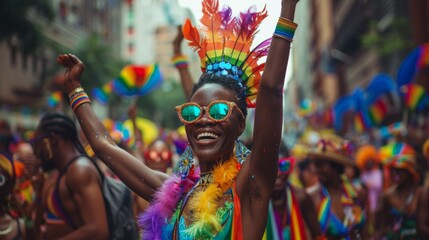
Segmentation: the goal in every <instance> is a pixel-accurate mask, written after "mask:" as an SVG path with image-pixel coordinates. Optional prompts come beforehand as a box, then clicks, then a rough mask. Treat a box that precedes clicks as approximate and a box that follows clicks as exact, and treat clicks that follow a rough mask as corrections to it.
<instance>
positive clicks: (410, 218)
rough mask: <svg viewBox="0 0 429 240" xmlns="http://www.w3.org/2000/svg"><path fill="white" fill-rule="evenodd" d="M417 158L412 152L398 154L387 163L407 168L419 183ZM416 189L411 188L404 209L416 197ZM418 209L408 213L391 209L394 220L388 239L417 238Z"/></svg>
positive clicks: (391, 218)
mask: <svg viewBox="0 0 429 240" xmlns="http://www.w3.org/2000/svg"><path fill="white" fill-rule="evenodd" d="M416 166H417V163H416V160H415V156H414V155H412V154H397V155H395V156H393V157H391V158H390V159H389V162H388V163H387V164H386V169H389V170H390V168H392V167H393V168H399V169H405V170H407V171H408V172H409V174H410V175H411V176H412V177H413V179H414V181H415V183H417V182H418V181H419V179H420V175H419V173H418V172H417V171H416ZM414 191H415V189H414V188H413V189H411V193H410V195H409V196H408V197H407V199H406V201H405V206H404V208H403V209H407V208H408V207H409V205H410V204H411V203H412V201H413V199H414V197H415V196H414ZM401 207H402V206H401ZM416 211H417V209H416V210H415V211H414V212H412V213H408V212H405V211H403V210H402V211H401V210H399V209H396V208H394V207H391V209H390V212H389V213H390V215H389V219H390V220H392V226H391V227H390V229H389V231H388V232H387V233H386V236H385V237H387V239H389V240H396V239H398V240H399V239H401V240H402V239H404V240H411V239H417V237H418V236H417V214H416Z"/></svg>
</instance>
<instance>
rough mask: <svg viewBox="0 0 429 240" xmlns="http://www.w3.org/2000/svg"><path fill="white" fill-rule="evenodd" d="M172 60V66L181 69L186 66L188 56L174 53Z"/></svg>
mask: <svg viewBox="0 0 429 240" xmlns="http://www.w3.org/2000/svg"><path fill="white" fill-rule="evenodd" d="M171 61H173V64H174V66H175V67H176V68H177V69H183V68H187V67H188V57H186V56H185V55H175V56H173V58H172V59H171Z"/></svg>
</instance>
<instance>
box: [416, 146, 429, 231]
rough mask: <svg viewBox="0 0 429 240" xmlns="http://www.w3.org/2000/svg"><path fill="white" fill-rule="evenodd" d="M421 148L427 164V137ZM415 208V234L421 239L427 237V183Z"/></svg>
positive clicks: (428, 189) (428, 225)
mask: <svg viewBox="0 0 429 240" xmlns="http://www.w3.org/2000/svg"><path fill="white" fill-rule="evenodd" d="M422 150H423V156H424V157H425V159H426V161H427V162H428V165H429V139H427V140H426V141H425V142H424V144H423V148H422ZM417 209H418V210H419V211H418V212H417V234H418V236H419V237H420V238H421V239H429V185H424V188H423V192H422V193H421V194H420V197H419V201H418V203H417Z"/></svg>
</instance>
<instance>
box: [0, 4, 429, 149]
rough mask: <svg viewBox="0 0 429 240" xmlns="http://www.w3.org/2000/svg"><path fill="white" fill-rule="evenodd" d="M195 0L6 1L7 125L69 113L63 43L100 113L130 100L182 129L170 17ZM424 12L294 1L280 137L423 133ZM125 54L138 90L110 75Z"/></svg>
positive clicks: (185, 11) (3, 100)
mask: <svg viewBox="0 0 429 240" xmlns="http://www.w3.org/2000/svg"><path fill="white" fill-rule="evenodd" d="M221 3H228V4H230V5H239V6H242V5H243V4H242V1H239V0H230V1H221ZM246 3H247V1H246ZM252 3H255V4H257V6H258V9H260V8H261V7H263V6H264V5H265V3H264V2H261V1H258V2H257V1H253V2H251V1H249V5H250V4H252ZM279 4H280V1H274V0H269V1H266V5H267V9H268V11H269V14H270V17H269V19H267V22H268V23H269V25H268V24H266V25H263V26H262V27H261V32H260V33H261V35H262V37H260V36H258V40H259V39H264V38H267V37H270V36H271V33H272V32H273V29H274V27H275V22H276V21H277V16H278V9H279V6H280V5H279ZM246 5H247V4H246ZM200 9H201V6H200V2H198V1H195V0H192V1H191V0H188V1H187V0H181V1H177V0H93V1H84V0H31V1H30V0H19V1H17V0H3V1H2V3H1V5H0V13H1V14H0V18H1V20H0V25H1V27H0V29H1V30H0V59H1V61H0V118H2V119H6V120H7V121H8V122H9V123H10V124H11V126H12V128H13V129H18V128H19V129H21V128H22V129H34V128H35V125H36V124H37V123H38V119H39V118H40V116H41V114H43V113H44V112H47V111H52V110H62V111H66V112H67V111H69V112H70V111H71V110H70V109H69V107H68V101H67V98H66V97H65V96H66V95H65V94H64V93H63V92H62V91H63V89H61V88H60V86H59V85H58V81H60V80H61V78H62V75H63V69H61V68H59V66H58V64H56V62H55V58H56V56H57V55H58V54H61V53H68V52H70V53H73V54H75V55H77V56H78V57H80V58H81V59H82V60H83V61H84V63H85V64H86V70H85V75H84V77H83V86H84V88H85V89H86V90H87V92H88V93H90V97H91V98H92V99H93V103H92V104H93V106H94V107H95V109H96V112H97V114H98V115H99V116H100V117H101V118H109V119H113V120H114V121H125V120H126V119H127V118H128V116H127V108H128V105H130V104H131V103H136V104H137V106H138V115H139V116H141V117H143V118H147V119H150V120H151V121H152V122H153V123H154V124H155V125H156V126H158V127H160V128H169V129H176V128H178V127H179V126H180V122H179V121H178V119H177V116H176V113H175V111H174V110H173V109H174V106H175V105H178V104H179V103H182V102H184V101H185V97H184V94H183V90H182V88H181V85H180V80H179V75H178V72H177V70H176V69H175V68H174V65H173V64H172V62H171V57H172V55H173V48H172V41H173V39H174V38H175V36H176V33H177V25H179V24H181V23H183V21H184V19H185V18H190V19H191V20H192V21H193V22H194V23H195V22H196V21H198V20H199V17H200V16H201V15H200ZM242 9H243V8H242ZM428 12H429V2H428V1H426V0H413V1H402V0H378V1H369V0H323V1H316V0H300V2H299V4H298V9H297V14H296V17H295V21H296V22H297V23H298V25H299V28H298V30H297V32H296V34H295V38H294V42H293V46H292V55H291V59H290V66H291V67H290V68H289V69H288V70H290V71H289V72H288V74H287V84H286V85H285V109H284V110H285V111H284V112H285V117H284V120H285V134H284V140H285V141H286V143H287V144H288V145H289V146H292V145H293V144H295V143H296V142H297V141H298V139H299V138H300V137H302V136H303V134H307V133H309V134H308V135H307V136H308V138H309V139H310V141H316V140H317V139H318V137H317V134H316V135H315V134H313V135H312V134H311V131H310V132H308V129H310V130H315V131H319V130H321V129H331V130H330V131H333V132H335V133H337V134H339V135H342V136H349V138H355V139H354V140H356V141H365V139H374V138H376V139H378V140H380V141H382V138H383V136H384V135H386V134H389V133H390V132H389V131H387V130H386V131H387V132H388V133H385V132H381V129H383V128H386V129H389V127H390V129H392V128H394V127H395V126H399V127H398V129H399V128H400V127H404V126H405V128H406V129H409V128H415V129H418V130H419V131H417V132H421V133H425V134H423V136H420V138H421V139H418V138H415V136H414V137H412V139H411V140H412V141H414V140H415V141H421V142H422V139H423V138H424V137H425V136H427V133H428V128H429V126H428V124H427V122H428V121H427V120H428V114H427V111H426V110H427V106H428V104H427V96H426V94H427V92H428V90H429V81H428V80H429V77H428V71H427V69H428V67H427V65H429V60H427V58H429V57H427V56H429V55H428V54H427V53H426V51H428V52H429V48H427V49H426V48H425V46H426V45H425V43H427V42H429V14H427V13H428ZM273 19H274V20H273ZM255 43H257V42H256V41H255ZM425 49H426V50H425ZM182 52H183V53H184V54H186V55H188V56H189V57H190V67H191V71H192V75H193V76H194V79H197V78H198V76H199V74H200V69H199V64H200V63H199V59H198V56H197V55H196V54H194V53H193V52H192V51H191V49H190V48H188V47H186V46H185V44H184V45H183V46H182ZM413 54H414V55H413ZM425 54H426V55H425ZM425 56H426V57H425ZM425 59H426V60H425ZM130 65H132V66H140V67H141V68H142V69H143V70H144V71H148V72H150V74H149V75H150V76H149V77H151V78H152V79H153V81H154V82H155V83H156V84H154V85H153V86H152V87H151V88H149V89H147V91H146V92H144V93H140V94H136V93H134V94H121V92H120V91H119V90H118V89H117V88H119V87H117V86H116V85H114V84H112V81H113V80H115V79H118V78H121V76H122V75H121V72H122V70H123V69H124V67H125V66H130ZM405 65H406V66H405ZM403 66H405V67H404V69H402V70H400V69H401V67H403ZM416 66H418V67H416ZM401 71H402V72H401ZM125 80H127V79H125ZM131 81H132V80H131ZM134 84H137V83H136V82H134ZM407 94H408V95H407ZM416 94H417V95H416ZM407 96H408V97H407ZM412 96H417V97H418V99H417V100H415V99H414V100H413V99H412ZM413 101H414V102H413ZM415 101H417V103H416V102H415ZM251 116H252V115H251V114H250V118H249V121H252V119H251ZM395 124H396V125H395ZM398 124H399V125H398ZM420 130H421V131H420ZM250 131H251V130H250ZM246 134H250V132H247V133H246ZM383 134H384V135H383ZM419 143H420V142H419ZM416 144H417V143H416Z"/></svg>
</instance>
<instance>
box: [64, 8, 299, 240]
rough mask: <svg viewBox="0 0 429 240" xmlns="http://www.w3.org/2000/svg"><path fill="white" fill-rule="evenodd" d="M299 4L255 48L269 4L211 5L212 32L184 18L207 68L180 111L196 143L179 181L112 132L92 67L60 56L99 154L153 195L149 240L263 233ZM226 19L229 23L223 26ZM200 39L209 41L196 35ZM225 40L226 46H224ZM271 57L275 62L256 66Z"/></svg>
mask: <svg viewBox="0 0 429 240" xmlns="http://www.w3.org/2000/svg"><path fill="white" fill-rule="evenodd" d="M297 2H298V1H297V0H282V1H281V5H282V7H281V15H280V18H279V21H278V25H277V27H276V31H275V33H274V37H273V38H272V40H267V41H264V42H263V43H262V44H260V45H259V46H258V47H256V49H253V51H251V50H250V45H251V42H252V40H253V36H254V34H255V31H256V29H257V26H259V24H260V22H261V21H262V20H263V19H264V18H265V16H266V11H265V10H263V11H261V12H255V11H254V9H253V8H251V9H250V10H249V11H247V12H244V13H242V14H241V16H240V17H238V18H232V17H231V14H228V13H231V9H230V8H223V9H222V10H220V9H219V3H218V1H204V2H203V7H204V11H203V13H204V16H203V20H202V22H203V24H204V23H205V24H207V25H206V26H209V28H204V31H205V33H207V34H200V32H199V30H198V29H197V28H195V27H194V26H192V24H191V23H190V21H187V22H186V23H185V25H184V27H183V31H184V37H185V39H188V40H190V41H191V42H190V45H191V46H194V47H195V48H196V49H197V51H198V53H199V56H200V57H201V59H202V63H201V64H202V65H201V66H202V69H203V71H205V72H204V73H203V74H202V76H201V77H200V79H199V81H198V83H197V84H196V86H195V87H194V89H193V91H192V93H191V94H190V96H189V102H187V103H185V104H182V105H179V106H177V107H176V110H177V113H178V115H179V119H180V120H181V121H182V122H183V123H184V124H185V128H186V133H187V137H188V140H189V147H188V149H187V150H186V151H185V153H184V154H183V155H182V161H181V163H180V164H181V166H180V167H179V172H178V173H177V174H175V175H173V176H172V177H170V178H169V177H168V175H167V174H164V173H161V172H159V171H155V170H152V169H150V168H149V167H147V166H146V165H144V164H143V163H142V162H141V161H139V160H138V159H136V158H135V157H133V156H132V155H130V154H129V153H127V152H125V151H123V150H122V149H120V148H119V147H117V146H116V144H115V143H114V142H113V141H112V139H111V138H110V137H109V136H108V135H105V134H104V133H105V132H106V131H105V128H104V126H103V125H102V124H101V123H100V121H99V120H98V119H97V116H96V115H95V114H94V111H93V110H92V108H91V107H90V105H89V102H90V100H89V98H88V97H87V95H86V94H85V92H84V90H83V89H82V87H81V82H80V78H81V75H82V74H83V70H84V64H83V63H82V62H81V61H80V60H79V59H78V58H77V57H76V56H74V55H72V54H63V55H60V56H58V58H57V61H58V63H59V64H61V65H63V66H64V67H66V69H67V70H66V73H65V76H64V85H65V86H66V87H67V89H68V91H69V93H70V104H71V106H72V108H73V110H74V112H75V114H76V116H77V117H78V119H79V121H78V122H79V123H80V124H81V126H82V129H83V131H84V132H85V135H86V137H87V139H88V141H89V143H90V144H91V147H92V148H93V149H94V152H95V153H96V154H97V156H98V157H99V158H100V159H101V160H102V161H103V162H105V163H106V164H107V165H108V166H109V167H110V168H111V169H112V170H113V171H114V172H115V173H116V174H117V175H118V176H119V177H120V178H121V179H122V180H123V182H124V183H126V184H127V185H128V186H129V187H130V188H131V189H132V190H133V191H135V192H136V193H138V194H139V195H140V196H142V197H143V198H145V199H146V200H153V201H152V202H151V203H152V204H151V207H150V208H149V209H148V210H146V212H145V214H144V215H143V216H142V218H141V219H140V221H139V224H140V226H141V227H143V238H144V239H161V238H166V239H213V238H219V239H226V238H242V239H261V237H262V235H263V233H264V231H265V227H266V223H267V216H268V205H269V201H270V197H271V193H272V190H273V187H274V182H275V178H276V173H277V168H278V146H279V143H280V137H281V132H282V110H281V109H282V101H283V98H282V96H283V94H282V92H283V91H282V89H283V84H284V78H285V71H286V66H287V62H288V56H289V51H290V43H291V40H292V37H293V33H294V31H295V29H296V27H297V25H296V24H295V23H293V22H292V20H293V18H294V12H295V7H296V4H297ZM210 19H213V21H211V20H210ZM210 22H211V23H215V24H210ZM233 22H234V23H238V22H241V24H232V23H233ZM225 24H226V25H225ZM221 25H223V26H224V27H226V28H217V27H216V26H221ZM213 27H216V28H213ZM231 27H233V28H234V29H230V28H231ZM225 29H228V31H227V32H226V31H224V30H225ZM240 29H241V30H240ZM207 31H208V32H210V33H212V34H208V32H207ZM214 34H228V39H227V38H224V37H223V38H219V37H216V38H214V39H213V38H212V37H213V36H214ZM237 34H239V35H237ZM242 34H244V35H242ZM196 36H204V37H203V40H201V39H200V38H199V37H198V38H193V37H196ZM200 40H201V41H200ZM222 40H225V41H226V42H225V44H222V43H220V42H219V43H216V42H217V41H222ZM270 41H271V43H270ZM215 43H216V44H215ZM199 44H203V45H202V46H203V47H201V48H200V47H199V46H201V45H199ZM219 47H220V48H221V49H213V48H219ZM236 47H238V48H236ZM268 47H269V52H268ZM223 49H224V50H225V51H223ZM233 51H235V52H233ZM222 53H223V54H224V55H223V57H222V56H221V54H222ZM267 53H268V56H267V59H266V64H260V63H257V60H258V58H259V57H261V56H264V55H266V54H267ZM217 54H219V56H217ZM233 64H235V65H233ZM264 66H265V69H264V72H263V74H262V75H261V70H262V69H263V67H264ZM255 87H256V88H255ZM258 87H259V88H258ZM256 90H258V94H257V95H256ZM256 96H257V104H255V97H256ZM246 99H247V100H246ZM247 106H250V107H254V106H256V113H255V115H256V116H255V126H254V127H255V128H254V135H253V140H254V144H253V148H252V152H251V153H248V151H246V149H245V148H244V146H243V145H242V144H241V143H240V142H237V139H238V137H239V136H240V134H241V133H242V132H243V130H244V128H245V117H246V113H247ZM105 136H106V137H105ZM193 155H196V157H197V158H198V161H199V167H200V169H199V170H197V169H195V168H194V167H193V164H192V163H193ZM167 179H168V180H167Z"/></svg>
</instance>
